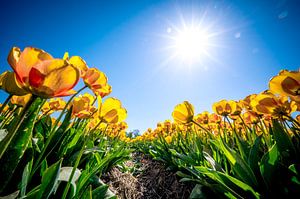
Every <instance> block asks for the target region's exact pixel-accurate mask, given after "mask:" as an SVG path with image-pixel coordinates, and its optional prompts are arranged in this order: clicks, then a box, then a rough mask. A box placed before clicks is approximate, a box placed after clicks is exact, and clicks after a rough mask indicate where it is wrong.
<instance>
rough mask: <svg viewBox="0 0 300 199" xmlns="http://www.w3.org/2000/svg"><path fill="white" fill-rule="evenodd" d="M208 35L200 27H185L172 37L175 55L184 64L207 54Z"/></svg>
mask: <svg viewBox="0 0 300 199" xmlns="http://www.w3.org/2000/svg"><path fill="white" fill-rule="evenodd" d="M209 36H210V35H209V34H208V33H207V32H206V31H204V30H201V28H200V27H194V26H191V27H185V28H184V29H183V30H179V31H177V34H176V35H175V37H174V43H175V44H174V49H175V54H176V56H178V57H179V58H181V59H182V60H183V61H185V62H194V61H197V60H199V59H201V58H202V56H203V55H205V54H207V53H208V49H209V44H210V40H209Z"/></svg>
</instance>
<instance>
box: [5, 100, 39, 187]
mask: <svg viewBox="0 0 300 199" xmlns="http://www.w3.org/2000/svg"><path fill="white" fill-rule="evenodd" d="M42 103H43V100H42V99H40V98H36V100H35V101H33V103H32V104H31V106H30V107H29V109H28V112H27V113H25V117H24V120H23V122H22V123H21V124H20V126H19V128H18V129H17V131H16V134H15V136H14V137H13V138H12V140H11V142H10V144H9V146H8V148H7V150H6V151H5V153H4V154H3V156H2V158H1V159H0V165H1V167H0V179H1V180H0V192H1V191H3V190H4V189H5V187H6V185H7V184H8V182H9V181H10V179H11V177H12V176H13V173H14V171H15V169H16V168H17V166H18V163H19V162H20V160H21V158H22V156H23V155H24V153H25V151H26V149H27V147H28V145H29V143H30V142H31V137H32V130H33V127H34V124H35V120H36V118H37V115H38V113H39V110H40V107H41V105H42ZM10 133H11V132H9V134H10ZM9 134H8V135H7V136H6V137H5V138H4V139H3V140H2V142H1V144H2V143H4V142H7V140H6V139H9Z"/></svg>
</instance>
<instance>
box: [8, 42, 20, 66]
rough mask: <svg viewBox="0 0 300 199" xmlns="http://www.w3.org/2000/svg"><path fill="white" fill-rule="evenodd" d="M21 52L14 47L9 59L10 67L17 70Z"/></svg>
mask: <svg viewBox="0 0 300 199" xmlns="http://www.w3.org/2000/svg"><path fill="white" fill-rule="evenodd" d="M20 55H21V50H20V48H18V47H13V48H12V49H11V50H10V52H9V54H8V57H7V61H8V63H9V65H10V66H11V67H12V68H13V69H14V70H15V68H16V66H17V63H18V62H19V59H20Z"/></svg>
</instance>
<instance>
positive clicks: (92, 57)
mask: <svg viewBox="0 0 300 199" xmlns="http://www.w3.org/2000/svg"><path fill="white" fill-rule="evenodd" d="M299 9H300V1H296V0H294V1H288V0H286V1H285V0H278V1H275V0H268V1H261V0H255V1H231V0H224V1H204V0H202V1H200V0H199V1H183V0H182V1H167V0H166V1H155V0H152V1H150V0H148V1H146V0H136V1H130V0H127V1H125V0H123V1H121V0H120V1H115V0H109V1H108V0H107V1H106V0H105V1H104V0H103V1H96V0H94V1H92V0H85V1H75V0H73V1H29V0H28V1H21V0H20V1H16V0H15V1H10V0H6V1H5V0H4V1H1V6H0V65H1V71H0V72H3V71H5V70H8V69H10V67H9V65H8V63H7V62H6V57H7V54H8V52H9V50H10V48H11V47H12V46H19V47H21V48H24V47H26V46H35V47H38V48H42V49H44V50H45V51H47V52H49V53H51V54H52V55H53V56H54V57H62V56H63V54H64V52H65V51H68V52H69V53H70V55H80V56H82V57H83V58H84V59H85V60H86V62H87V63H88V65H89V66H90V67H98V68H99V69H100V70H102V71H104V72H105V73H106V74H107V76H108V78H109V83H110V84H111V85H112V87H113V93H112V94H111V96H114V97H117V98H119V99H120V100H121V101H122V102H123V104H124V107H126V108H127V110H128V119H127V122H128V124H129V129H131V130H133V129H140V130H141V131H144V130H145V129H147V128H148V127H152V128H153V127H155V126H156V123H157V122H158V121H162V120H165V119H171V112H172V110H173V108H174V106H175V105H176V104H178V103H181V102H182V101H184V100H188V101H190V102H191V103H193V104H194V106H195V108H196V112H201V111H204V110H208V111H211V104H212V103H213V102H216V101H218V100H221V99H234V100H238V99H241V98H244V97H245V96H246V95H248V94H251V93H257V92H260V91H262V90H265V89H266V88H267V83H268V80H269V79H270V78H271V77H272V76H273V75H276V74H277V73H278V72H279V70H280V69H290V70H296V69H298V67H299V66H300V64H299V62H300V36H299V35H300V20H299V19H300V12H299ZM183 21H184V22H185V23H186V24H190V23H191V22H192V21H201V24H202V26H203V28H205V29H207V28H209V31H210V33H212V34H214V33H215V34H214V36H213V37H212V40H213V44H214V47H210V49H209V50H208V52H209V55H210V56H202V57H201V63H200V62H197V63H194V64H193V65H192V66H191V65H189V64H186V63H184V62H182V61H181V60H179V59H176V58H175V59H172V60H169V58H170V56H172V54H173V53H174V52H173V51H174V49H169V48H168V46H170V45H171V44H172V40H171V39H170V38H169V37H170V36H174V35H173V34H174V32H176V31H175V29H176V27H177V28H179V29H180V28H181V27H182V22H183ZM168 60H169V61H168ZM5 97H6V94H5V93H4V92H1V93H0V99H1V101H4V99H5Z"/></svg>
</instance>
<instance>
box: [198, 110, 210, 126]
mask: <svg viewBox="0 0 300 199" xmlns="http://www.w3.org/2000/svg"><path fill="white" fill-rule="evenodd" d="M208 120H209V112H207V111H204V112H202V113H199V114H198V115H196V117H195V121H196V122H197V123H199V124H208Z"/></svg>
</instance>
